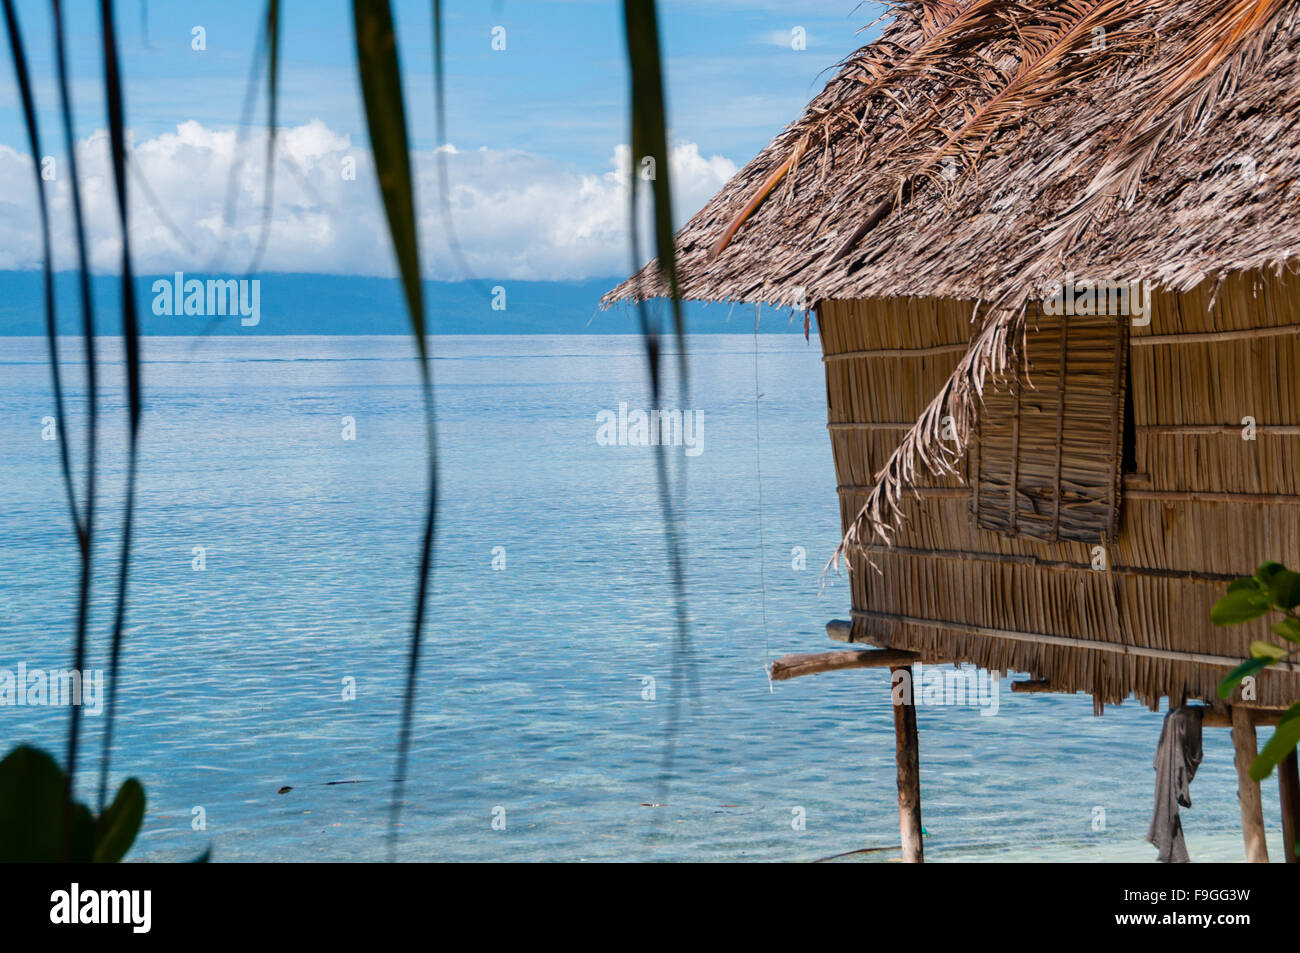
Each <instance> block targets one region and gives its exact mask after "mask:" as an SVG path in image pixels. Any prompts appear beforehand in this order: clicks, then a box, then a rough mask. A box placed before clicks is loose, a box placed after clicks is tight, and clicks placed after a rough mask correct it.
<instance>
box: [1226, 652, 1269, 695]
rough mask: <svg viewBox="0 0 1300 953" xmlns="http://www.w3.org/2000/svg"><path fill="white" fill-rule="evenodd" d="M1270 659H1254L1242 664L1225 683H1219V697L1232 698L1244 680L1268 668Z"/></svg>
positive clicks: (1228, 676) (1229, 675)
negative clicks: (1234, 691)
mask: <svg viewBox="0 0 1300 953" xmlns="http://www.w3.org/2000/svg"><path fill="white" fill-rule="evenodd" d="M1268 662H1269V660H1268V659H1262V658H1253V659H1251V660H1250V661H1248V662H1242V663H1241V664H1240V665H1238V666H1237V667H1236V668H1234V669H1233V670H1232V671H1231V672H1229V673H1228V675H1227V677H1226V678H1224V680H1223V681H1221V682H1219V697H1220V698H1230V697H1231V696H1232V692H1233V690H1234V689H1235V688H1236V687H1237V686H1238V685H1240V684H1241V681H1242V679H1244V678H1247V677H1248V676H1251V675H1254V674H1255V673H1256V672H1258V671H1260V670H1261V669H1265V668H1268Z"/></svg>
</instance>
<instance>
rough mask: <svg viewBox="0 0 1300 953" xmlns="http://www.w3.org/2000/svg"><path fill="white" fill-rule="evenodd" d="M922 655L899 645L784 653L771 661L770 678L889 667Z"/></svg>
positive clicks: (914, 659) (908, 662)
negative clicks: (801, 653) (901, 648)
mask: <svg viewBox="0 0 1300 953" xmlns="http://www.w3.org/2000/svg"><path fill="white" fill-rule="evenodd" d="M920 657H921V656H920V655H918V654H917V653H916V652H903V651H900V650H898V649H844V650H843V651H838V652H808V653H805V654H803V655H786V656H783V657H782V658H779V659H777V660H776V661H775V662H773V663H772V671H771V676H772V681H774V682H783V681H786V680H787V679H791V678H798V677H799V676H800V675H819V674H821V673H822V672H839V671H842V670H844V669H850V668H889V667H892V666H898V665H910V664H911V663H912V662H915V661H916V660H917V659H919V658H920Z"/></svg>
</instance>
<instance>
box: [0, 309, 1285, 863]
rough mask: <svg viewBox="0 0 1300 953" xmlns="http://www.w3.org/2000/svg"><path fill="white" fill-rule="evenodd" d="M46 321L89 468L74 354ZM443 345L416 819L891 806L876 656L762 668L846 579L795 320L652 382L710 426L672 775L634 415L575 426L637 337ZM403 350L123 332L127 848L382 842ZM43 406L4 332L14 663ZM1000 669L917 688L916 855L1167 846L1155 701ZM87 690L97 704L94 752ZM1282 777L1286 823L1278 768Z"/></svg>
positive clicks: (701, 833)
mask: <svg viewBox="0 0 1300 953" xmlns="http://www.w3.org/2000/svg"><path fill="white" fill-rule="evenodd" d="M65 346H66V347H67V349H68V353H67V355H66V361H67V363H66V368H67V373H68V375H69V376H70V378H71V380H70V387H71V389H72V390H73V391H74V394H73V398H72V400H71V404H70V426H71V433H72V438H73V447H74V451H75V454H76V456H77V458H78V469H79V470H80V465H81V460H82V457H83V450H84V446H83V443H84V441H83V439H82V436H83V434H84V420H85V409H86V403H85V388H84V382H83V375H82V374H81V371H80V359H79V357H78V355H77V343H76V342H75V341H73V340H69V341H66V342H65ZM433 347H434V351H435V353H436V355H437V360H436V370H435V375H436V386H437V400H438V426H439V439H440V443H441V446H440V457H441V464H442V498H441V504H442V505H441V512H440V519H439V533H438V544H437V565H436V571H435V576H434V581H433V596H432V618H431V621H430V625H429V627H428V632H427V641H426V647H425V651H424V656H423V663H422V666H421V670H420V694H419V699H418V703H417V709H416V710H417V715H416V721H415V730H414V749H413V755H412V764H411V770H410V773H409V781H408V784H407V788H406V797H407V805H406V809H405V814H404V825H403V827H402V840H401V847H400V856H401V857H402V858H403V859H409V860H471V859H474V860H478V859H485V860H543V859H559V860H579V859H587V860H607V859H613V860H639V859H662V860H736V859H762V860H790V861H805V860H814V859H817V858H820V857H824V856H828V855H832V854H837V853H840V852H844V851H851V850H855V849H858V848H863V847H869V846H882V847H888V846H890V845H894V844H897V842H898V834H897V830H898V828H897V811H896V793H895V788H894V747H893V729H892V715H891V710H890V704H889V686H888V674H887V673H886V672H877V671H871V672H867V671H858V672H841V673H834V674H829V675H821V676H816V677H812V678H806V679H799V680H796V681H793V682H784V683H780V684H777V685H775V686H770V685H769V683H768V680H767V677H766V675H765V665H766V663H767V662H768V661H770V660H771V659H773V658H775V657H777V656H780V655H782V654H786V653H790V652H799V651H814V650H819V649H824V648H827V647H830V646H829V643H828V642H827V640H826V636H825V634H824V629H823V626H824V624H825V622H826V620H827V619H830V618H836V617H844V616H846V614H847V611H848V608H849V606H848V588H847V585H846V584H845V580H843V579H842V578H839V579H837V578H836V577H834V576H833V575H832V576H827V577H826V580H825V582H826V585H825V587H824V588H823V585H822V582H823V580H822V576H821V569H822V566H823V564H824V563H825V561H826V559H827V558H828V557H829V556H830V554H831V552H832V551H833V549H834V546H835V543H836V541H837V536H838V526H839V512H838V506H837V503H836V498H835V474H834V470H833V466H832V461H831V453H830V447H829V442H828V440H827V436H826V430H825V414H826V406H825V384H824V379H823V375H822V365H821V361H820V350H819V348H818V346H817V342H816V340H815V339H814V340H813V342H812V343H811V344H807V343H805V342H804V340H803V338H802V335H799V334H797V333H794V332H793V331H792V332H791V333H790V334H789V335H763V336H761V337H760V338H759V340H758V341H757V345H756V343H755V340H754V338H753V337H749V336H746V335H743V334H742V335H717V336H698V337H693V338H692V339H691V340H690V343H689V354H690V366H691V374H692V381H693V385H692V386H693V389H692V393H691V394H690V396H689V398H685V397H682V396H681V395H676V394H673V395H669V400H668V404H669V406H672V407H676V408H678V409H683V410H690V411H696V412H698V418H697V419H698V420H699V421H700V422H701V423H702V426H701V427H699V429H698V431H697V433H696V434H695V436H696V437H697V438H698V442H697V446H699V447H700V448H701V452H699V453H698V454H695V455H687V454H686V452H685V448H684V447H679V448H673V449H671V450H670V451H669V457H670V461H671V463H672V465H673V468H674V472H675V474H680V475H681V476H682V477H683V478H684V481H685V492H686V497H685V504H684V509H683V513H682V521H681V524H682V543H683V547H684V551H685V554H686V571H687V575H688V585H689V595H688V609H689V613H690V620H691V621H690V637H691V642H692V647H693V658H694V671H695V676H696V677H695V691H694V694H693V697H691V698H690V699H689V700H684V701H683V708H682V715H681V722H680V726H679V730H678V731H677V734H676V738H677V745H676V751H677V754H676V761H675V764H674V770H673V776H672V779H671V781H670V783H669V785H668V787H667V789H666V790H664V789H662V788H661V787H660V785H659V783H658V779H659V775H660V768H661V764H662V752H663V746H664V742H665V739H666V738H667V737H668V732H669V727H670V723H671V718H672V710H673V704H674V699H679V700H682V699H684V698H685V695H686V691H685V687H686V686H685V685H684V684H682V683H681V681H680V680H677V679H674V664H673V663H674V647H675V635H674V628H673V601H672V587H671V584H670V576H669V573H668V569H667V565H668V564H667V560H666V549H665V542H664V533H663V523H662V520H661V510H660V502H659V497H658V493H657V490H656V483H655V476H654V473H655V471H654V451H653V450H652V449H650V448H648V447H643V446H631V445H629V446H605V445H602V444H601V443H599V442H598V441H597V427H598V423H597V421H598V417H599V415H600V414H601V413H602V411H608V412H612V413H613V414H615V415H617V414H618V413H619V409H620V404H626V405H627V411H628V412H629V413H630V412H631V411H634V410H636V409H639V408H646V407H647V406H648V402H649V397H648V394H647V386H646V373H645V361H644V357H643V355H642V351H641V346H640V343H639V341H638V340H637V339H636V338H630V337H619V336H591V337H578V336H545V337H490V336H473V337H448V338H438V339H436V340H435V341H434V343H433ZM100 350H101V373H102V376H101V385H102V387H103V388H104V393H102V394H101V401H100V409H101V420H102V422H103V428H104V429H103V434H102V440H101V446H100V457H101V466H102V473H103V476H102V485H101V489H102V495H103V497H104V502H103V503H102V505H101V507H100V510H99V515H98V517H97V524H98V527H97V528H98V545H97V574H96V578H95V589H94V596H95V612H94V617H93V620H92V622H93V626H92V638H93V646H92V657H91V666H92V667H98V668H102V667H103V666H104V664H105V659H106V653H107V637H108V635H107V634H108V631H109V625H110V621H111V616H110V611H109V609H110V597H111V594H112V585H113V573H114V571H115V568H116V544H117V534H118V532H119V516H120V500H121V489H122V485H121V481H122V466H123V457H122V448H123V438H124V415H123V404H122V399H121V393H122V390H121V389H122V370H123V368H122V363H121V360H120V350H119V349H118V348H117V346H116V342H112V341H103V342H101V344H100ZM411 351H412V348H411V345H410V342H409V341H407V340H405V339H402V338H387V337H374V338H358V337H278V338H277V337H247V338H241V337H221V338H210V339H207V340H201V341H197V342H196V341H195V340H194V339H192V338H186V339H181V338H152V339H148V340H146V341H145V360H146V365H145V368H144V373H145V386H146V389H147V408H146V418H145V424H144V431H143V438H142V452H141V461H140V483H139V509H138V522H137V528H136V542H135V546H134V553H133V557H132V577H131V596H130V613H129V619H128V633H129V634H128V638H127V642H126V649H125V659H124V666H125V669H124V674H123V678H122V681H121V696H120V727H119V731H118V735H117V744H116V751H115V755H114V761H113V773H114V779H115V783H116V782H118V781H120V780H121V779H122V778H125V777H126V776H128V775H135V776H137V777H139V778H140V779H141V781H142V782H143V783H144V785H145V788H146V791H147V793H148V802H149V803H148V811H147V816H146V820H145V824H144V829H143V832H142V835H141V837H140V839H139V840H138V841H137V843H136V847H135V848H134V850H133V852H132V854H131V857H133V858H134V859H138V860H184V859H187V858H190V857H193V856H195V855H197V854H199V853H200V852H201V851H202V850H203V849H204V848H205V847H206V846H207V845H208V844H211V845H212V847H213V856H214V859H215V860H218V861H220V860H266V861H270V860H293V861H307V860H375V859H382V858H383V856H384V852H385V841H384V830H385V823H386V820H387V805H388V800H389V792H390V785H389V781H390V779H391V778H392V776H393V764H394V751H395V745H396V729H397V721H398V712H399V705H400V695H401V687H402V684H403V675H404V659H405V655H406V651H407V644H408V629H409V619H410V616H411V609H412V601H413V593H414V572H415V568H416V560H417V553H418V548H419V537H420V528H421V521H422V513H423V506H424V503H423V500H424V474H425V470H424V464H423V454H424V428H423V423H422V418H421V411H420V402H419V391H418V387H417V378H416V373H415V366H414V362H413V360H412V354H411ZM53 412H54V409H53V401H52V397H51V388H50V375H49V369H48V367H47V364H46V356H45V344H44V341H43V340H39V339H32V338H0V669H9V670H11V671H13V670H16V668H17V666H18V664H19V663H20V662H22V663H25V664H26V666H27V667H28V668H29V669H31V668H48V667H65V666H69V665H70V664H71V644H72V633H73V606H74V598H75V591H76V549H75V544H74V541H73V537H72V533H71V530H70V526H69V516H68V509H67V505H66V503H65V500H64V496H63V489H62V484H61V481H60V478H59V469H58V451H57V445H56V443H54V442H52V441H48V440H43V439H42V429H43V428H42V418H43V417H46V416H48V415H51V414H53ZM344 418H350V422H351V423H352V424H353V425H354V427H355V439H344V438H345V432H344V431H345V426H346V424H347V421H345V419H344ZM760 479H761V494H760ZM760 500H761V502H760ZM196 547H202V549H201V551H200V550H198V549H196ZM801 554H802V556H803V558H802V559H801V558H800V556H801ZM200 555H201V557H202V558H201V562H199V560H200ZM196 562H199V564H201V565H202V568H201V569H196V568H195V566H196ZM353 695H355V697H352V696H353ZM998 700H999V709H998V712H997V714H996V715H994V716H991V717H989V716H982V715H981V714H980V713H979V709H978V708H976V707H973V706H968V707H957V706H954V707H930V708H922V709H921V710H920V711H919V722H920V737H921V767H922V782H923V797H924V805H923V806H924V823H925V827H926V829H927V831H928V832H929V835H930V836H929V838H928V839H927V840H926V850H927V857H928V859H932V860H1013V859H1043V860H1049V859H1050V860H1148V861H1149V860H1151V859H1153V858H1154V855H1155V851H1154V849H1153V848H1152V847H1150V846H1149V845H1147V844H1146V843H1144V841H1143V835H1144V834H1145V832H1146V827H1147V823H1148V820H1149V817H1150V811H1151V806H1152V800H1153V782H1154V772H1153V771H1152V767H1151V759H1152V755H1153V753H1154V749H1155V744H1156V740H1157V738H1158V736H1159V731H1160V721H1161V716H1160V715H1158V714H1151V713H1149V712H1146V711H1145V710H1143V709H1141V708H1140V707H1138V706H1136V705H1132V704H1130V705H1128V706H1124V707H1122V708H1119V709H1112V710H1109V711H1107V713H1106V714H1105V716H1104V717H1103V718H1100V719H1098V718H1093V717H1092V715H1091V711H1092V703H1091V700H1090V699H1088V698H1086V697H1082V696H1078V697H1054V696H1033V695H1028V696H1026V695H1012V694H1011V693H1010V691H1009V690H1008V689H1007V687H1006V684H1005V682H1004V683H1003V685H1002V688H1001V691H1000V694H999V699H998ZM67 719H68V711H67V709H66V708H53V707H45V708H41V707H3V708H0V742H3V747H4V748H5V749H7V748H8V747H10V746H11V745H13V744H15V743H18V742H20V741H29V742H34V743H37V744H40V745H42V746H45V747H47V748H48V749H50V750H51V751H52V752H54V753H56V754H57V755H58V756H59V757H60V759H61V758H62V752H63V745H64V737H65V731H66V726H67ZM102 720H103V719H102V716H100V717H95V716H93V715H90V716H88V717H87V719H86V721H87V724H88V734H87V736H86V737H87V743H86V744H85V746H84V747H83V752H85V754H84V755H83V760H82V766H83V772H84V773H83V781H84V782H85V783H83V785H82V787H83V789H84V790H86V791H87V792H88V791H89V790H91V789H92V788H93V785H92V784H90V783H89V782H90V781H91V778H90V777H89V775H91V774H93V773H94V770H97V755H98V746H97V739H98V732H99V730H100V726H101V725H102ZM1231 759H1232V755H1231V745H1230V742H1229V740H1228V734H1227V731H1226V730H1223V729H1215V730H1207V732H1206V744H1205V760H1204V762H1203V764H1202V766H1201V769H1200V773H1199V774H1198V775H1197V777H1196V780H1195V783H1194V784H1193V786H1192V800H1193V804H1194V807H1193V808H1191V809H1189V810H1186V811H1184V825H1185V828H1186V832H1187V840H1188V845H1189V849H1190V852H1191V854H1192V857H1193V859H1211V858H1218V859H1239V858H1240V857H1241V854H1242V848H1241V841H1240V835H1239V834H1238V824H1239V814H1238V808H1237V803H1236V793H1235V791H1236V782H1235V774H1234V772H1233V767H1232V760H1231ZM285 787H289V788H292V790H290V791H288V792H286V793H278V792H279V791H280V790H281V789H282V788H285ZM1264 798H1265V813H1266V817H1267V818H1268V820H1269V822H1270V825H1271V834H1272V835H1273V836H1272V839H1271V843H1270V847H1271V849H1272V850H1273V851H1274V855H1275V856H1279V854H1278V851H1279V849H1280V848H1279V846H1278V842H1279V841H1280V835H1278V832H1277V816H1278V814H1277V799H1276V785H1275V784H1273V783H1272V782H1271V781H1269V782H1266V783H1265V784H1264ZM494 821H495V824H494ZM800 828H802V829H800ZM865 856H866V857H867V858H868V859H876V860H885V859H889V858H891V857H895V856H896V853H890V852H884V853H880V854H868V855H865Z"/></svg>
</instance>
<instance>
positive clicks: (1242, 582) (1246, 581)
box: [1228, 576, 1263, 592]
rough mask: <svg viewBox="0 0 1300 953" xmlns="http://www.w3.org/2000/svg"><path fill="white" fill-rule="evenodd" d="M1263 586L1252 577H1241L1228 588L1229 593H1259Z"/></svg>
mask: <svg viewBox="0 0 1300 953" xmlns="http://www.w3.org/2000/svg"><path fill="white" fill-rule="evenodd" d="M1262 588H1263V586H1261V585H1260V582H1259V580H1258V579H1256V578H1255V577H1254V576H1242V577H1241V578H1240V579H1238V580H1237V581H1236V582H1234V583H1233V584H1232V585H1230V586H1229V587H1228V591H1229V592H1243V591H1244V592H1259V591H1260V590H1261V589H1262Z"/></svg>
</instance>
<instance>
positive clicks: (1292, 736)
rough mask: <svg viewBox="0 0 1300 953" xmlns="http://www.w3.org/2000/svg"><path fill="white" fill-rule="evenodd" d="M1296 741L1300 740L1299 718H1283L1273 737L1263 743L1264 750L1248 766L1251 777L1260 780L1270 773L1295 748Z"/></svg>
mask: <svg viewBox="0 0 1300 953" xmlns="http://www.w3.org/2000/svg"><path fill="white" fill-rule="evenodd" d="M1296 742H1300V718H1296V717H1292V718H1291V719H1289V720H1287V719H1283V721H1282V722H1281V724H1279V725H1278V726H1277V731H1275V732H1273V737H1272V738H1269V739H1268V744H1266V745H1264V750H1263V751H1261V752H1260V753H1259V757H1258V758H1256V759H1255V761H1254V763H1253V764H1252V765H1251V766H1250V777H1251V779H1252V780H1255V781H1262V780H1264V779H1265V778H1266V777H1268V776H1269V775H1270V774H1272V773H1273V769H1274V768H1275V767H1277V764H1278V762H1279V761H1281V760H1282V759H1283V758H1285V757H1286V756H1287V755H1288V754H1290V753H1291V751H1292V749H1294V748H1295V746H1296Z"/></svg>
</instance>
